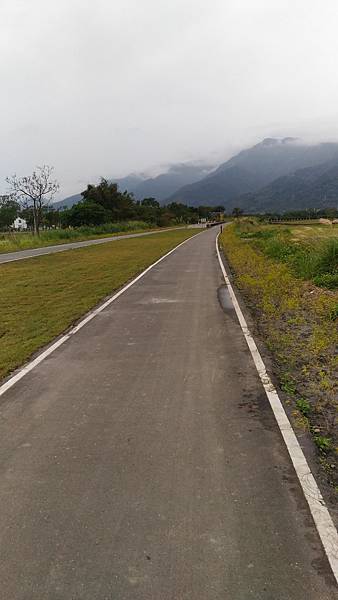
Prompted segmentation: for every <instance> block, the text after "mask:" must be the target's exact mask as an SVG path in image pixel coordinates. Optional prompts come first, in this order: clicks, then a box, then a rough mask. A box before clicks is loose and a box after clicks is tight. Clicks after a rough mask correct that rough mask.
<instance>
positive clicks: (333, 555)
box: [216, 234, 338, 582]
mask: <svg viewBox="0 0 338 600" xmlns="http://www.w3.org/2000/svg"><path fill="white" fill-rule="evenodd" d="M219 235H220V234H218V235H217V238H216V251H217V256H218V260H219V264H220V267H221V270H222V273H223V277H224V281H225V283H226V286H227V288H228V291H229V294H230V297H231V300H232V303H233V305H234V308H235V311H236V314H237V318H238V320H239V323H240V326H241V328H242V331H243V334H244V337H245V339H246V342H247V344H248V346H249V350H250V352H251V356H252V358H253V361H254V363H255V367H256V369H257V372H258V375H259V377H260V380H261V382H262V384H263V387H264V390H265V393H266V395H267V397H268V400H269V402H270V405H271V408H272V410H273V413H274V415H275V419H276V421H277V424H278V427H279V429H280V432H281V434H282V436H283V439H284V442H285V444H286V447H287V450H288V452H289V455H290V458H291V460H292V463H293V466H294V469H295V471H296V474H297V477H298V479H299V482H300V485H301V487H302V490H303V492H304V496H305V498H306V500H307V503H308V505H309V508H310V511H311V514H312V518H313V520H314V522H315V525H316V528H317V531H318V533H319V537H320V539H321V542H322V544H323V547H324V550H325V552H326V555H327V558H328V560H329V563H330V565H331V569H332V571H333V575H334V577H335V579H336V581H337V582H338V533H337V530H336V528H335V526H334V523H333V521H332V519H331V516H330V513H329V511H328V509H327V507H326V505H325V502H324V500H323V497H322V495H321V493H320V490H319V487H318V485H317V483H316V480H315V478H314V477H313V475H312V473H311V470H310V467H309V465H308V463H307V460H306V458H305V456H304V453H303V450H302V449H301V447H300V445H299V442H298V440H297V437H296V435H295V432H294V430H293V428H292V426H291V423H290V421H289V419H288V417H287V414H286V412H285V410H284V408H283V405H282V403H281V400H280V398H279V396H278V393H277V390H276V388H275V386H274V385H273V383H272V381H271V379H270V377H269V375H268V373H267V370H266V367H265V364H264V362H263V359H262V357H261V355H260V353H259V351H258V348H257V346H256V343H255V340H254V339H253V336H252V334H251V333H250V330H249V328H248V325H247V323H246V320H245V318H244V315H243V313H242V311H241V308H240V306H239V304H238V300H237V298H236V295H235V292H234V290H233V287H232V285H231V283H230V280H229V277H228V275H227V272H226V270H225V267H224V264H223V260H222V258H221V255H220V251H219V246H218V238H219Z"/></svg>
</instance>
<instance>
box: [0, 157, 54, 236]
mask: <svg viewBox="0 0 338 600" xmlns="http://www.w3.org/2000/svg"><path fill="white" fill-rule="evenodd" d="M52 172H53V167H49V166H48V165H43V166H42V167H37V168H36V170H35V171H33V173H32V175H27V176H26V177H17V176H16V175H13V177H7V179H6V181H7V183H9V185H10V187H11V192H12V193H13V194H14V195H15V197H16V199H17V200H18V201H19V202H21V203H22V205H23V206H24V208H30V209H32V212H33V223H34V235H39V232H40V225H41V221H42V212H43V208H44V207H46V206H47V205H48V203H49V202H50V201H51V200H52V198H53V196H54V195H55V194H56V192H57V191H58V190H59V187H60V186H59V184H58V182H57V181H56V180H54V179H52Z"/></svg>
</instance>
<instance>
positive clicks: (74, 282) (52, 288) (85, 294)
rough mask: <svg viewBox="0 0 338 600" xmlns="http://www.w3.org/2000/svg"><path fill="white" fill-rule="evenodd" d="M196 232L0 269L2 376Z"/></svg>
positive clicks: (179, 232)
mask: <svg viewBox="0 0 338 600" xmlns="http://www.w3.org/2000/svg"><path fill="white" fill-rule="evenodd" d="M196 233H198V230H197V229H189V230H175V231H168V232H163V233H161V234H158V235H156V234H154V235H151V236H146V237H142V238H131V239H126V240H120V241H118V242H112V243H109V242H108V243H107V244H103V245H99V246H91V247H88V248H81V249H77V250H70V251H66V252H62V253H60V254H50V255H48V256H41V257H38V258H33V259H29V260H22V261H18V262H14V263H8V264H4V265H2V266H1V267H0V378H2V377H5V376H6V375H7V374H8V373H9V372H10V371H12V370H13V369H15V367H17V366H18V365H20V364H22V363H23V362H24V361H25V360H27V359H28V358H29V356H30V355H31V354H32V353H33V352H34V351H36V350H37V349H38V348H40V347H41V346H43V345H44V344H46V343H48V342H50V341H51V340H52V339H53V338H54V337H55V336H57V335H58V334H60V333H61V332H62V331H64V330H65V329H66V328H67V327H69V326H70V325H71V324H72V323H73V322H74V321H76V320H77V319H78V318H79V317H80V316H81V315H83V314H84V313H85V312H87V311H88V310H89V309H90V308H91V307H93V306H94V305H95V304H97V303H98V302H99V301H100V300H102V299H103V298H104V297H105V296H107V295H108V294H110V293H111V292H112V291H113V290H115V289H117V288H119V287H120V286H122V285H123V284H124V283H125V282H126V281H128V280H129V279H131V278H132V277H133V276H134V275H136V274H137V273H139V272H140V271H142V270H143V269H144V268H146V267H147V266H148V265H149V264H151V263H152V262H154V261H155V260H156V259H157V258H159V257H160V256H162V255H163V254H165V253H166V252H168V251H169V250H170V249H171V248H173V247H174V246H176V245H177V244H179V243H180V242H182V241H183V240H185V239H187V238H190V237H192V236H193V235H196Z"/></svg>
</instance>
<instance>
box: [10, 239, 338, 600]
mask: <svg viewBox="0 0 338 600" xmlns="http://www.w3.org/2000/svg"><path fill="white" fill-rule="evenodd" d="M215 235H216V231H215V230H210V231H207V232H205V233H203V234H202V235H198V236H196V237H194V238H192V239H191V240H189V241H188V242H187V243H185V244H184V245H182V246H181V247H180V248H178V249H177V250H176V251H175V252H173V253H172V254H171V255H170V256H167V257H166V258H165V259H164V260H163V261H162V262H160V263H158V264H157V265H156V266H154V268H152V269H151V270H150V271H148V272H147V274H146V275H145V276H144V277H142V278H141V279H139V280H138V281H137V283H135V284H134V285H133V286H132V287H130V288H129V289H128V290H127V291H126V292H125V293H123V294H122V295H121V296H119V297H118V298H117V299H116V301H115V302H113V303H112V304H110V306H108V307H107V308H106V309H105V310H103V311H102V312H100V313H99V314H98V315H97V316H96V317H95V318H94V319H93V320H92V321H91V322H90V323H88V324H87V325H86V326H85V327H83V328H82V329H81V330H79V331H78V333H77V334H75V335H73V336H72V337H71V338H70V339H69V340H68V341H67V342H66V343H65V344H63V345H62V346H60V347H59V348H58V349H57V350H56V351H55V352H54V353H53V354H51V355H50V356H49V357H48V359H46V360H44V361H43V362H41V363H40V364H39V365H38V366H37V367H36V368H35V369H34V370H32V371H31V372H30V373H28V374H27V375H26V376H25V377H23V378H22V379H21V380H20V381H19V382H17V383H16V384H15V385H14V386H13V387H12V388H11V389H9V390H7V392H5V394H4V395H3V396H2V403H1V405H0V581H1V585H0V599H1V600H33V599H34V600H35V599H36V600H37V599H38V600H49V599H53V600H71V599H72V598H73V599H74V600H75V599H76V600H105V599H107V600H113V599H114V600H115V599H116V600H226V599H229V600H249V599H250V600H319V599H320V600H334V599H337V590H336V588H335V587H334V583H333V578H332V574H331V572H330V569H329V565H328V562H327V559H326V557H325V555H324V553H323V549H322V546H321V543H320V540H319V538H318V535H317V532H316V529H315V527H314V524H313V521H312V518H311V515H310V513H309V510H308V506H307V504H306V502H305V499H304V496H303V493H302V491H301V489H300V485H299V482H298V479H297V477H296V476H295V472H294V470H293V467H292V465H291V462H290V459H289V456H288V454H287V451H286V448H285V446H284V442H283V440H282V437H281V434H280V431H279V430H278V429H277V426H276V422H275V419H274V417H273V414H272V411H271V409H270V406H269V404H268V402H267V399H266V396H265V393H264V391H263V388H262V385H261V383H260V381H259V379H258V375H257V372H256V370H255V368H254V364H253V362H252V359H251V355H250V354H249V350H248V348H247V345H246V342H245V340H244V337H243V335H242V331H241V329H240V326H239V324H238V321H237V318H236V316H235V313H234V310H233V308H232V307H231V305H230V304H229V303H227V302H225V300H224V297H223V296H224V286H223V281H222V277H221V271H220V268H219V264H218V262H217V257H216V252H215ZM219 297H220V298H221V300H222V297H223V300H222V305H221V304H220V302H219Z"/></svg>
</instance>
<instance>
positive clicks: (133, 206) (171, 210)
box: [0, 167, 224, 234]
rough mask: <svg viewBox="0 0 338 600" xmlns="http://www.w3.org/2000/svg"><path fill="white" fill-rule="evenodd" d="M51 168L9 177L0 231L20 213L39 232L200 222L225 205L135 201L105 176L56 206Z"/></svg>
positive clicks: (1, 202)
mask: <svg viewBox="0 0 338 600" xmlns="http://www.w3.org/2000/svg"><path fill="white" fill-rule="evenodd" d="M51 174H52V168H51V167H41V168H38V169H37V170H36V171H35V172H34V173H33V174H32V175H31V176H29V177H24V178H20V179H19V178H17V177H16V176H13V177H12V178H10V179H7V182H8V183H10V185H11V189H12V191H13V194H12V195H8V196H2V197H0V230H6V229H7V230H8V229H10V228H11V226H12V224H13V221H14V220H15V218H16V217H17V216H21V217H23V218H24V219H25V220H26V221H27V224H28V227H29V228H31V229H33V230H34V231H35V233H37V234H38V232H39V230H40V228H59V227H63V228H67V227H81V226H90V227H95V226H100V225H103V224H105V223H117V222H122V221H142V222H145V223H148V224H149V225H150V226H154V227H168V226H170V225H175V224H184V223H197V222H198V221H199V219H201V218H206V219H212V218H215V215H216V218H217V214H219V213H220V212H223V211H224V208H223V206H217V207H213V206H199V207H197V208H196V207H190V206H186V205H185V204H182V203H179V202H171V203H170V204H168V205H166V206H161V205H160V203H159V202H158V201H157V200H156V198H144V199H143V200H135V198H134V196H133V194H130V193H129V192H127V191H124V192H122V191H120V190H119V188H118V185H117V184H116V183H113V182H111V181H108V180H107V179H104V178H102V179H101V180H100V182H99V183H98V184H97V185H92V184H90V185H88V186H87V188H86V189H85V190H84V191H83V192H82V194H81V195H82V200H80V202H78V203H77V204H74V205H73V206H72V207H71V208H65V209H63V210H62V209H54V208H53V204H48V200H49V199H51V198H52V197H53V195H54V194H55V192H56V191H57V190H58V187H59V186H58V183H57V182H56V181H54V180H52V178H51Z"/></svg>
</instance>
